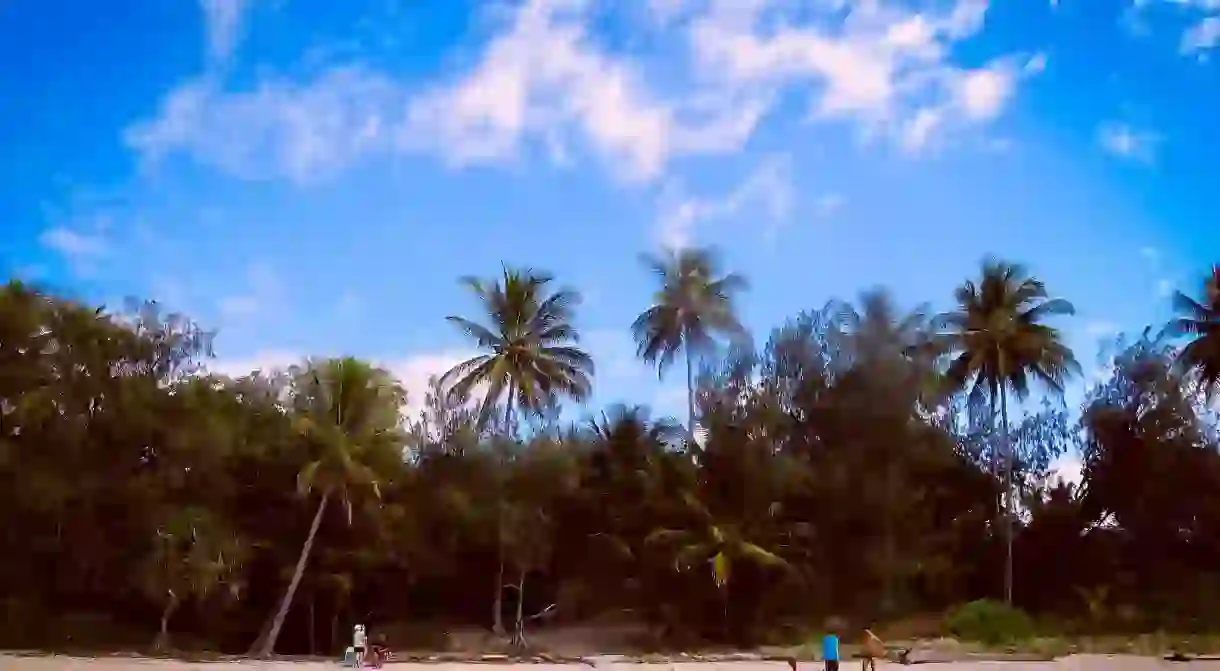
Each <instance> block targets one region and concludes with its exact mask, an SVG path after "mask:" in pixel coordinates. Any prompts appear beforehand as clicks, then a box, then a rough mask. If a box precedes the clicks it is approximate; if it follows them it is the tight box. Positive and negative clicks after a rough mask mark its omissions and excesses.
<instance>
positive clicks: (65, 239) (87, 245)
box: [39, 226, 110, 261]
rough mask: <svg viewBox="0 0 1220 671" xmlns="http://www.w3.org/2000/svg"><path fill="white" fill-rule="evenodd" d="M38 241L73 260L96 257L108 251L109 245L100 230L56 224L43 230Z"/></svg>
mask: <svg viewBox="0 0 1220 671" xmlns="http://www.w3.org/2000/svg"><path fill="white" fill-rule="evenodd" d="M39 241H40V242H41V243H42V245H43V246H44V247H47V248H49V249H53V250H55V251H56V252H59V253H60V254H62V255H64V256H65V257H67V258H68V259H70V260H73V261H83V260H89V259H97V258H101V257H103V256H105V255H106V254H107V253H108V252H109V251H110V245H109V244H108V243H107V241H106V238H105V236H103V235H102V234H101V233H100V232H81V231H74V230H72V229H70V228H65V227H62V226H57V227H55V228H50V229H47V230H46V231H43V233H42V235H41V236H40V238H39Z"/></svg>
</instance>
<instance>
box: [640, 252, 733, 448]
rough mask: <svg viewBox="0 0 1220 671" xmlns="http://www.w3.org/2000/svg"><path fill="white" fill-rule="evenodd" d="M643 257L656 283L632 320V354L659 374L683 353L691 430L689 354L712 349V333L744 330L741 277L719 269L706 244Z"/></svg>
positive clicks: (690, 355)
mask: <svg viewBox="0 0 1220 671" xmlns="http://www.w3.org/2000/svg"><path fill="white" fill-rule="evenodd" d="M644 262H645V264H647V265H648V267H649V269H650V270H652V272H653V273H654V274H655V275H656V277H657V280H658V281H659V282H660V287H659V288H658V289H657V291H656V293H655V294H653V305H652V307H650V308H648V309H647V310H645V311H644V312H643V313H641V314H640V316H639V317H637V318H636V320H635V322H634V323H633V324H632V325H631V331H632V334H633V335H634V336H635V341H636V345H637V355H638V356H639V357H640V358H642V359H643V360H644V361H646V362H648V363H650V364H655V365H656V366H657V373H658V374H664V372H665V371H666V370H667V369H668V368H669V366H670V365H672V364H673V362H674V359H675V358H677V356H678V352H679V351H682V352H683V353H684V354H685V355H686V378H687V379H686V386H687V406H688V407H687V411H688V413H689V416H688V418H687V419H688V422H689V425H688V427H687V429H688V431H693V427H694V414H695V411H694V373H693V369H692V365H693V364H692V356H693V355H695V354H702V353H704V352H707V351H708V350H709V349H711V348H712V347H713V346H714V345H715V338H716V336H717V335H721V334H723V335H729V336H732V337H738V336H741V335H744V333H745V329H744V328H743V327H742V325H741V323H740V322H739V321H738V320H737V310H736V307H735V305H734V301H733V299H734V295H735V294H737V293H738V292H740V291H742V290H744V289H745V288H746V281H745V278H743V277H742V276H740V275H737V274H735V273H728V274H725V275H723V276H722V275H720V273H719V270H718V264H717V259H716V257H715V254H714V253H713V252H712V251H711V250H707V249H683V250H678V251H671V252H669V254H668V255H667V256H665V257H656V256H648V257H645V259H644Z"/></svg>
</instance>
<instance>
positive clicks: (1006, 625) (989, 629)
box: [945, 599, 1034, 645]
mask: <svg viewBox="0 0 1220 671" xmlns="http://www.w3.org/2000/svg"><path fill="white" fill-rule="evenodd" d="M945 628H946V629H947V630H948V631H949V633H951V634H953V635H954V636H956V637H958V638H960V639H962V640H966V641H980V642H982V643H986V644H988V645H996V644H1000V643H1012V642H1017V641H1024V640H1026V639H1028V638H1030V637H1031V636H1033V634H1034V622H1033V620H1031V619H1030V617H1029V615H1027V614H1026V613H1025V612H1024V611H1022V610H1019V609H1017V608H1013V607H1012V606H1009V605H1008V604H1005V603H1003V602H1002V601H993V600H991V599H977V600H975V601H971V602H969V603H965V604H962V605H961V606H959V607H957V608H955V609H953V611H952V612H950V613H949V615H948V616H947V617H946V618H945Z"/></svg>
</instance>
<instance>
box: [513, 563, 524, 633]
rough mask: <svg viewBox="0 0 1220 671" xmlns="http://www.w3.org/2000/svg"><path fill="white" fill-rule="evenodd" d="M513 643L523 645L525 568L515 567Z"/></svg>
mask: <svg viewBox="0 0 1220 671" xmlns="http://www.w3.org/2000/svg"><path fill="white" fill-rule="evenodd" d="M513 643H514V644H515V645H517V646H519V647H522V648H524V647H525V569H523V568H518V569H517V624H516V631H515V632H513Z"/></svg>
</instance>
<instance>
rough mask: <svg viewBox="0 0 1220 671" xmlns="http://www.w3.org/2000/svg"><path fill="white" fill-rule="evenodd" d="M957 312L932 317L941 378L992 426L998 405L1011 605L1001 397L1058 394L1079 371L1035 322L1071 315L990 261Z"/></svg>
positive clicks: (1063, 304) (1054, 334)
mask: <svg viewBox="0 0 1220 671" xmlns="http://www.w3.org/2000/svg"><path fill="white" fill-rule="evenodd" d="M954 298H955V299H956V301H957V306H956V308H955V309H954V310H952V311H950V312H947V313H945V314H942V315H940V316H939V317H938V318H937V319H936V325H937V327H938V330H939V331H940V335H939V337H938V339H939V345H940V347H941V351H942V352H944V353H946V354H948V355H951V357H952V358H951V360H950V362H949V365H948V369H947V371H946V378H947V379H948V381H949V382H950V383H952V384H954V385H955V386H956V387H957V388H958V389H965V388H969V394H970V397H971V400H972V401H975V402H981V399H983V398H984V395H986V398H987V399H989V401H990V403H991V407H992V417H993V421H994V409H995V399H997V398H998V399H999V403H1000V418H1001V419H1000V421H1001V424H1002V436H1003V452H1002V453H1003V454H1004V469H1005V475H1004V482H1005V492H1007V499H1008V501H1009V503H1010V505H1007V506H1006V519H1005V521H1006V524H1005V527H1006V545H1007V552H1006V561H1005V567H1004V598H1005V600H1006V601H1007V602H1009V603H1011V602H1012V510H1011V508H1012V506H1011V491H1012V464H1013V458H1012V457H1013V455H1012V445H1011V443H1010V442H1009V435H1008V395H1009V393H1010V392H1011V393H1012V394H1015V395H1016V397H1017V398H1018V399H1024V398H1025V397H1026V396H1027V395H1028V394H1029V389H1030V383H1031V381H1037V382H1040V383H1042V384H1044V385H1045V386H1047V387H1049V388H1050V389H1052V390H1054V391H1057V392H1060V393H1062V391H1063V383H1064V380H1065V379H1067V378H1068V377H1070V376H1071V375H1073V374H1077V373H1078V372H1079V370H1080V365H1079V364H1078V363H1077V362H1076V359H1075V357H1074V356H1073V354H1072V350H1071V349H1070V348H1069V347H1068V346H1067V345H1065V344H1064V342H1063V336H1062V334H1061V333H1060V332H1059V330H1058V329H1055V328H1053V327H1051V326H1047V325H1046V324H1043V323H1042V321H1043V320H1044V319H1045V318H1047V317H1050V316H1054V315H1070V314H1074V313H1075V309H1074V308H1073V307H1072V304H1071V303H1069V302H1068V301H1066V300H1063V299H1061V298H1050V297H1049V295H1048V294H1047V292H1046V286H1045V285H1043V283H1042V282H1041V281H1039V280H1038V279H1036V278H1034V277H1031V276H1030V275H1029V274H1028V272H1027V271H1026V270H1025V268H1024V267H1022V266H1020V265H1018V264H1013V263H1008V262H1006V261H999V260H993V259H986V260H984V261H983V263H982V268H981V276H980V278H979V280H978V282H977V283H976V282H975V281H973V280H967V281H966V282H965V283H964V284H962V285H961V286H959V287H958V288H957V289H956V290H955V291H954Z"/></svg>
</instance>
